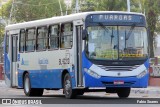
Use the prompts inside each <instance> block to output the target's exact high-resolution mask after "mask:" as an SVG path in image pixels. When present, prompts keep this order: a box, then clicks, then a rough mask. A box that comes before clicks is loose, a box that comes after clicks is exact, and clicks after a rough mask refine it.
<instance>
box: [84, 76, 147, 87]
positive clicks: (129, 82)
mask: <svg viewBox="0 0 160 107" xmlns="http://www.w3.org/2000/svg"><path fill="white" fill-rule="evenodd" d="M84 75H85V86H86V87H132V88H146V87H147V86H148V78H149V73H148V74H146V75H145V76H144V77H142V78H140V79H139V78H137V77H136V76H134V77H101V78H99V79H97V78H94V77H92V76H90V75H89V74H88V73H85V74H84ZM117 80H119V81H124V83H125V84H123V85H114V84H113V83H114V81H117Z"/></svg>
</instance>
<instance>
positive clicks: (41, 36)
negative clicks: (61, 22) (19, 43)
mask: <svg viewBox="0 0 160 107" xmlns="http://www.w3.org/2000/svg"><path fill="white" fill-rule="evenodd" d="M47 36H48V29H47V27H40V28H38V32H37V45H36V49H37V50H45V49H46V48H47V38H48V37H47Z"/></svg>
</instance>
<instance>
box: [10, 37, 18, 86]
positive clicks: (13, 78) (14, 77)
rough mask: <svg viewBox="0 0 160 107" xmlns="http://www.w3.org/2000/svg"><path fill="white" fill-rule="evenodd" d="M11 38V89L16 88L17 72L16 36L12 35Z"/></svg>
mask: <svg viewBox="0 0 160 107" xmlns="http://www.w3.org/2000/svg"><path fill="white" fill-rule="evenodd" d="M11 37H12V42H11V43H12V49H11V52H12V53H11V59H12V61H11V63H12V64H11V87H16V86H18V71H17V53H18V34H14V35H12V36H11Z"/></svg>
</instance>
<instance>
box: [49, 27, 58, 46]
mask: <svg viewBox="0 0 160 107" xmlns="http://www.w3.org/2000/svg"><path fill="white" fill-rule="evenodd" d="M49 38H50V39H49V49H58V48H59V25H53V26H50V29H49Z"/></svg>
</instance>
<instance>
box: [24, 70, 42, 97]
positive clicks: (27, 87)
mask: <svg viewBox="0 0 160 107" xmlns="http://www.w3.org/2000/svg"><path fill="white" fill-rule="evenodd" d="M23 86H24V93H25V95H26V96H42V95H43V90H44V89H39V88H31V83H30V78H29V74H28V73H26V74H25V76H24V82H23Z"/></svg>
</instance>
